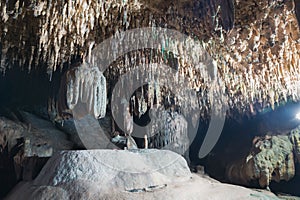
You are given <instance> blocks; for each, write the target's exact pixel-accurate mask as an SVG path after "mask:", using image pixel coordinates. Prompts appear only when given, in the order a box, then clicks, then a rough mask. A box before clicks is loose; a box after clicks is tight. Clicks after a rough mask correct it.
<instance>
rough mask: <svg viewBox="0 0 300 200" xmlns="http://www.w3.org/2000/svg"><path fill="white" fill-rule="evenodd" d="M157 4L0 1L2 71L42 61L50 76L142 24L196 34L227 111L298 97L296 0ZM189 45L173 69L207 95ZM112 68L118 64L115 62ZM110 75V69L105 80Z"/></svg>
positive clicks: (139, 57)
mask: <svg viewBox="0 0 300 200" xmlns="http://www.w3.org/2000/svg"><path fill="white" fill-rule="evenodd" d="M296 2H297V1H296ZM161 4H162V2H161V1H147V0H144V1H143V0H140V1H138V0H130V1H116V0H113V1H86V0H84V1H59V2H52V1H51V2H50V1H49V2H44V1H40V0H39V1H29V2H26V3H25V2H23V1H19V0H18V1H9V2H8V1H4V0H2V1H1V3H0V10H2V13H1V18H0V20H1V21H0V22H1V23H0V34H1V69H2V71H3V72H5V70H7V69H9V68H10V67H12V66H13V65H19V67H23V68H29V69H31V68H32V69H34V68H35V67H37V66H39V64H40V63H46V65H47V67H48V72H49V74H50V79H51V74H52V73H53V72H54V71H55V70H56V69H57V68H62V65H63V63H71V60H72V59H71V57H72V56H75V55H79V56H81V57H82V58H83V59H86V60H89V59H90V57H89V55H91V50H92V49H93V48H94V47H97V45H98V44H100V43H101V42H102V41H103V40H104V39H107V38H108V37H109V36H112V35H113V34H116V35H118V34H119V35H120V32H121V31H123V30H129V29H133V28H140V27H166V28H172V29H175V30H178V31H180V32H182V33H187V34H188V35H189V36H191V38H197V39H199V41H200V42H201V44H202V47H203V48H204V49H205V50H206V51H207V52H208V53H209V54H210V55H211V56H212V57H213V58H214V59H215V61H216V64H217V65H216V70H215V71H218V72H219V73H218V74H219V75H218V78H219V79H220V78H222V79H223V81H224V86H221V88H219V89H218V90H220V91H226V93H227V94H228V95H229V97H230V98H229V101H228V104H229V105H230V106H231V107H232V108H238V109H239V110H240V111H241V112H245V111H246V112H250V113H256V112H257V111H259V110H260V109H261V108H265V107H270V108H275V107H276V106H277V105H279V104H280V103H284V102H286V101H288V100H297V99H298V98H299V87H298V86H299V77H300V76H299V65H300V63H299V62H300V61H299V60H300V59H299V48H300V47H299V44H298V43H299V37H300V35H299V26H298V23H297V16H296V11H297V9H298V8H297V7H296V6H295V3H294V1H293V0H287V1H281V0H278V1H271V2H269V1H260V0H251V1H238V0H236V1H227V0H224V1H221V0H214V1H210V2H205V1H189V2H187V1H176V3H175V2H170V1H168V2H167V3H165V2H164V3H163V4H164V5H165V6H161ZM257 7H258V8H259V9H257ZM298 14H299V13H298ZM233 22H234V23H233ZM233 24H234V25H233ZM166 41H167V40H162V42H161V47H162V48H161V49H160V50H157V52H158V54H160V55H161V56H160V57H162V58H164V57H165V58H168V57H170V55H171V54H169V52H164V45H166V44H172V43H166ZM137 42H138V41H137ZM113 45H117V44H113ZM186 45H187V44H184V45H182V44H181V45H180V44H179V45H178V46H177V48H176V50H175V51H176V52H174V53H173V55H175V56H173V57H175V59H177V60H178V63H177V69H178V71H179V74H180V75H182V76H184V77H186V78H187V79H189V82H190V86H191V87H192V88H194V89H196V90H197V91H198V92H199V96H201V97H202V99H205V98H207V97H206V94H205V93H206V91H207V90H208V89H211V88H212V87H211V86H210V85H207V83H206V82H204V81H203V79H204V78H205V77H203V76H202V75H201V73H199V69H198V67H197V66H194V65H191V64H190V63H189V60H188V58H189V56H188V55H187V54H189V53H192V54H199V52H198V51H199V50H198V49H192V51H191V49H189V48H188V47H187V46H186ZM145 52H146V50H142V51H139V52H132V54H133V55H134V54H135V55H137V56H135V57H134V58H135V59H133V60H135V61H137V62H135V63H143V60H148V61H149V60H153V59H151V58H150V56H149V55H147V54H146V53H145ZM108 53H113V52H108ZM166 54H168V55H167V56H166ZM152 55H155V54H152ZM154 57H155V59H156V60H157V61H158V60H161V61H162V62H163V61H164V59H160V57H159V56H154ZM126 60H127V62H128V61H129V60H130V59H129V60H128V59H126ZM165 60H167V59H165ZM144 63H145V62H144ZM132 64H133V63H132ZM113 65H114V66H115V67H114V68H122V67H123V66H122V65H119V64H118V62H116V63H115V64H113ZM133 65H134V64H133ZM25 66H26V67H25ZM118 70H119V71H123V70H122V69H121V70H120V69H118ZM113 71H114V70H113ZM123 72H124V71H123ZM113 76H115V74H114V73H113V72H112V71H109V72H108V77H109V78H111V77H113ZM209 104H210V103H209V101H206V102H204V103H202V104H201V106H202V107H203V109H205V110H206V111H204V112H208V111H207V110H209ZM141 108H143V107H141ZM140 111H141V112H143V109H141V110H140ZM205 115H206V114H205Z"/></svg>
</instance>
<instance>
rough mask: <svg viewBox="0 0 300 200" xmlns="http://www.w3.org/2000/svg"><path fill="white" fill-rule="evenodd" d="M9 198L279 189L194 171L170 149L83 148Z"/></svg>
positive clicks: (212, 194)
mask: <svg viewBox="0 0 300 200" xmlns="http://www.w3.org/2000/svg"><path fill="white" fill-rule="evenodd" d="M7 199H8V200H9V199H13V200H17V199H22V200H23V199H75V200H77V199H109V200H113V199H116V200H119V199H136V200H138V199H149V200H150V199H164V200H166V199H168V200H171V199H172V200H174V199H204V200H208V199H232V200H233V199H236V200H241V199H270V200H271V199H277V198H276V196H275V195H274V194H271V193H267V194H265V193H262V192H257V191H252V190H250V189H246V188H243V187H239V186H233V185H228V184H222V183H219V182H218V181H215V180H213V179H211V178H209V177H207V176H205V175H203V174H202V175H199V174H191V172H190V171H189V168H188V165H187V163H186V161H185V160H184V158H183V157H182V156H180V155H178V154H176V153H174V152H171V151H168V150H155V149H147V150H131V151H127V150H84V151H63V152H60V153H57V154H56V155H54V156H53V157H52V158H51V159H50V160H49V161H48V163H47V164H46V165H45V167H44V168H43V169H42V171H41V173H40V174H39V175H38V177H37V178H36V179H35V180H34V181H31V182H21V183H20V184H19V185H17V186H16V188H15V189H14V190H13V191H12V192H11V193H10V194H9V195H8V196H7Z"/></svg>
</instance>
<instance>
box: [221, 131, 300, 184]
mask: <svg viewBox="0 0 300 200" xmlns="http://www.w3.org/2000/svg"><path fill="white" fill-rule="evenodd" d="M299 133H300V132H299V127H297V128H295V129H293V130H292V131H291V132H290V133H289V134H288V135H277V136H268V135H266V136H265V137H256V138H254V140H253V146H252V149H251V151H250V153H249V155H248V156H246V157H244V158H243V159H241V160H238V161H235V162H233V163H232V164H230V165H229V166H228V167H227V171H226V176H227V178H228V180H229V181H230V182H233V183H238V184H243V185H251V182H252V181H254V180H257V181H258V182H259V185H260V186H261V187H268V186H269V184H270V182H271V181H276V182H280V181H282V180H285V181H289V180H290V179H292V178H293V177H294V176H296V175H297V176H298V175H299V174H298V173H299V172H297V171H296V164H297V163H299V147H298V143H299V137H300V135H299Z"/></svg>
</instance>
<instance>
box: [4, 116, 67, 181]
mask: <svg viewBox="0 0 300 200" xmlns="http://www.w3.org/2000/svg"><path fill="white" fill-rule="evenodd" d="M20 113H21V115H22V118H23V120H24V121H25V123H26V124H24V123H21V122H13V121H11V120H8V119H6V118H0V154H1V155H0V157H1V160H2V161H3V162H0V169H2V168H4V169H5V168H7V167H8V166H10V163H8V162H10V161H9V160H10V159H12V162H13V166H10V167H11V168H14V169H15V175H16V179H17V180H19V179H26V180H31V179H32V178H33V177H34V175H36V173H37V172H36V170H38V171H39V170H40V167H41V166H39V165H42V164H43V163H45V161H46V160H47V159H46V158H49V157H51V156H52V154H53V152H57V151H59V150H68V149H72V146H73V144H72V143H71V142H69V141H68V140H67V137H66V135H65V134H64V133H63V132H61V131H58V130H57V129H55V127H54V126H53V124H51V122H48V121H46V120H43V119H41V118H38V117H37V116H35V115H33V114H30V113H27V112H20ZM38 168H39V169H38ZM11 176H12V177H13V174H11Z"/></svg>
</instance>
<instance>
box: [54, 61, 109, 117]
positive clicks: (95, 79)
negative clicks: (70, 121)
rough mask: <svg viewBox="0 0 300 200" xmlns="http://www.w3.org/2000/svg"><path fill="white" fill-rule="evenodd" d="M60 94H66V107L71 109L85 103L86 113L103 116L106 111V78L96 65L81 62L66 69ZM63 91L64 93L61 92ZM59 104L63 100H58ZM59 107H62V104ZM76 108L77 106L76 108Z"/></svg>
mask: <svg viewBox="0 0 300 200" xmlns="http://www.w3.org/2000/svg"><path fill="white" fill-rule="evenodd" d="M64 87H66V89H64ZM61 91H62V93H61V95H66V102H67V108H68V109H70V110H73V109H75V108H76V106H77V105H78V104H79V103H83V104H85V105H86V110H87V112H88V113H86V114H89V113H90V114H92V115H93V116H94V117H95V118H97V119H98V118H103V117H104V116H105V113H106V98H107V94H106V78H105V77H104V76H103V74H102V73H101V72H100V71H99V69H98V67H90V66H88V65H87V64H82V65H81V66H80V67H76V68H74V69H71V70H70V71H68V72H67V73H66V75H65V79H63V82H62V86H61ZM63 93H65V94H63ZM58 103H59V104H64V102H61V101H59V102H58ZM59 107H61V108H63V107H64V105H60V106H59ZM77 109H78V108H77Z"/></svg>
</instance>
